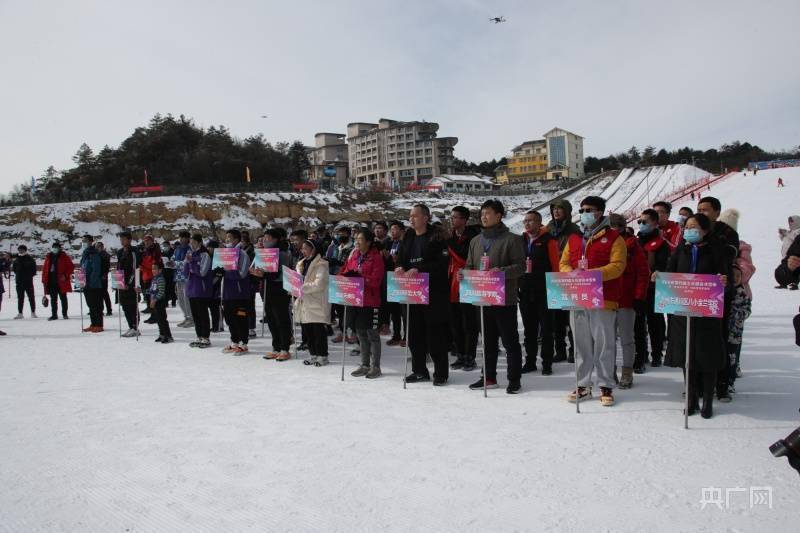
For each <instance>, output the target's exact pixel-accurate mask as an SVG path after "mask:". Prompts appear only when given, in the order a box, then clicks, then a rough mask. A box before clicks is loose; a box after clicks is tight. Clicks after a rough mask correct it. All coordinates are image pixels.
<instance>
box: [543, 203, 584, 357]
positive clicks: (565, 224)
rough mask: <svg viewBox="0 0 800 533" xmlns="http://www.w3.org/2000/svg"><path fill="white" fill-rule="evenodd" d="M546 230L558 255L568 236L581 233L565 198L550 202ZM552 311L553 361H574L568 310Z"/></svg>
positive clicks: (573, 342) (569, 204) (573, 345)
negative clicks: (552, 238) (553, 242)
mask: <svg viewBox="0 0 800 533" xmlns="http://www.w3.org/2000/svg"><path fill="white" fill-rule="evenodd" d="M547 231H548V232H550V235H552V236H553V237H555V238H556V240H557V241H558V249H559V257H560V256H561V253H562V252H563V251H564V248H565V247H566V246H567V241H568V240H569V238H570V236H572V235H580V234H581V229H580V228H579V227H578V225H577V224H575V223H574V222H573V221H572V204H571V203H569V202H568V201H567V200H554V201H553V202H552V203H551V204H550V222H548V223H547ZM552 313H553V336H554V337H555V348H556V355H555V357H554V358H553V362H554V363H560V362H563V361H568V362H570V363H574V362H575V339H574V338H573V334H572V331H571V330H569V311H564V310H562V309H554V310H553V311H552ZM565 338H569V351H567V343H566V341H565V340H564V339H565ZM568 354H569V355H568Z"/></svg>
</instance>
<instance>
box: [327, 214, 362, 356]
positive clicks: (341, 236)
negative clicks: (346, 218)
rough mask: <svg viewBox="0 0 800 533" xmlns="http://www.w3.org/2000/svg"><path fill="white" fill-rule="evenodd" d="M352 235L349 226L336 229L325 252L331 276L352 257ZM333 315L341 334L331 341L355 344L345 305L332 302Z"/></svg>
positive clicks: (337, 272)
mask: <svg viewBox="0 0 800 533" xmlns="http://www.w3.org/2000/svg"><path fill="white" fill-rule="evenodd" d="M350 235H351V231H350V228H349V227H347V226H340V227H339V228H337V229H336V237H335V238H334V239H333V242H332V243H331V245H330V246H328V250H327V252H326V253H325V260H326V261H327V262H328V269H329V271H328V273H329V274H330V275H331V276H336V275H337V274H339V272H340V271H341V270H342V267H343V266H344V264H345V263H346V262H347V258H348V257H350V253H351V252H352V251H353V243H352V242H350ZM331 315H332V316H333V318H334V320H336V321H337V323H338V324H339V334H338V335H336V337H334V338H333V340H332V341H331V342H334V343H339V342H344V341H345V340H346V341H347V342H348V343H349V344H355V342H356V339H355V337H354V336H352V335H348V334H347V333H348V331H347V328H348V324H345V323H344V322H343V317H344V307H343V306H341V305H339V304H332V305H331Z"/></svg>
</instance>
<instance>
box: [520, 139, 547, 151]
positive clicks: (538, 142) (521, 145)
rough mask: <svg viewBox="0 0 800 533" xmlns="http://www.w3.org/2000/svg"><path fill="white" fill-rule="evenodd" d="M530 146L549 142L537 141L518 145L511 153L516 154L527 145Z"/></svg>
mask: <svg viewBox="0 0 800 533" xmlns="http://www.w3.org/2000/svg"><path fill="white" fill-rule="evenodd" d="M529 144H530V145H534V144H547V141H545V140H544V139H536V140H535V141H525V142H524V143H522V144H520V145H518V146H515V147H514V148H512V149H511V153H514V152H516V151H517V150H521V149H522V147H523V146H525V145H529Z"/></svg>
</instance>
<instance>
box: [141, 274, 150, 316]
mask: <svg viewBox="0 0 800 533" xmlns="http://www.w3.org/2000/svg"><path fill="white" fill-rule="evenodd" d="M150 283H152V282H151V281H150V280H147V281H144V280H142V295H143V298H142V299H143V300H144V304H145V305H144V309H142V313H147V314H150V313H151V312H152V311H153V310H152V309H150V301H149V300H148V299H147V295H148V293H149V292H150Z"/></svg>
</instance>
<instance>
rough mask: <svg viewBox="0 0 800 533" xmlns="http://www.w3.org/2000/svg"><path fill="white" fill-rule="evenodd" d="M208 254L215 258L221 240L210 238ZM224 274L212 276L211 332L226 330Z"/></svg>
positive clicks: (207, 245)
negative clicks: (223, 306)
mask: <svg viewBox="0 0 800 533" xmlns="http://www.w3.org/2000/svg"><path fill="white" fill-rule="evenodd" d="M206 248H207V249H208V254H209V255H210V256H211V257H212V258H213V256H214V250H216V249H217V248H219V241H217V240H215V239H209V241H208V243H207V244H206ZM221 282H222V276H218V275H216V274H214V277H213V278H212V285H213V286H214V290H213V292H212V293H211V303H210V304H209V309H210V311H211V333H221V332H223V331H225V321H224V320H223V318H222V293H221Z"/></svg>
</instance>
